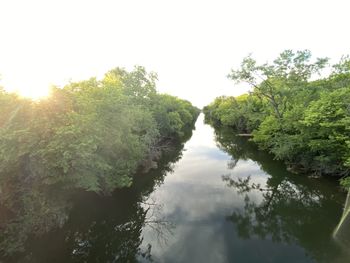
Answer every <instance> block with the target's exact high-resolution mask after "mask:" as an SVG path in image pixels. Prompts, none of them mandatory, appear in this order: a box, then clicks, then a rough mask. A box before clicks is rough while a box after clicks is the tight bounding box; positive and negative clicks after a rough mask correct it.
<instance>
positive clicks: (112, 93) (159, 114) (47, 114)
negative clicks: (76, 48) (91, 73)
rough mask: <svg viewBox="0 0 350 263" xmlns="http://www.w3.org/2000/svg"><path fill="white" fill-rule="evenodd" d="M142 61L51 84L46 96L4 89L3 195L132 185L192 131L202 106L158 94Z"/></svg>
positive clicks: (0, 108)
mask: <svg viewBox="0 0 350 263" xmlns="http://www.w3.org/2000/svg"><path fill="white" fill-rule="evenodd" d="M156 78H157V76H156V75H155V74H154V73H147V72H146V71H145V69H144V68H143V67H135V69H134V70H133V71H130V72H128V71H126V70H124V69H122V68H116V69H113V70H111V71H109V72H108V73H106V74H105V76H104V78H103V79H102V80H97V79H96V78H91V79H89V80H85V81H81V82H74V83H70V84H68V85H66V86H65V87H64V88H57V87H53V88H52V90H51V95H50V96H49V97H48V98H47V99H43V100H41V101H32V100H29V99H25V98H21V97H19V96H18V95H16V94H13V93H8V92H6V91H5V90H4V89H0V112H1V115H0V187H1V194H2V197H6V196H7V195H10V196H12V197H15V196H16V194H15V193H16V192H17V193H21V192H23V191H26V189H31V188H33V187H34V186H38V187H41V186H42V185H61V186H62V187H67V188H82V189H85V190H89V191H94V192H98V193H110V192H111V191H112V190H114V189H115V188H120V187H125V186H130V184H131V183H132V177H133V174H134V173H135V171H136V170H137V168H138V167H139V166H140V165H141V163H142V162H143V161H144V160H145V159H146V158H148V156H149V155H151V154H152V152H154V151H157V149H158V148H159V147H160V146H161V144H163V143H164V142H167V141H169V140H170V139H172V140H174V139H181V137H183V136H184V134H185V132H186V130H188V129H192V128H193V124H194V122H195V120H196V118H197V116H198V114H199V109H197V108H195V107H194V106H192V105H191V103H190V102H188V101H185V100H181V99H179V98H176V97H173V96H170V95H165V94H159V93H157V91H156V85H155V81H156Z"/></svg>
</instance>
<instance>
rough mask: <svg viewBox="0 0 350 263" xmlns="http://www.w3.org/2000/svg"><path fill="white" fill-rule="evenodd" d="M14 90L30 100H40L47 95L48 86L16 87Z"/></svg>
mask: <svg viewBox="0 0 350 263" xmlns="http://www.w3.org/2000/svg"><path fill="white" fill-rule="evenodd" d="M16 92H17V93H18V94H19V95H20V96H23V97H26V98H30V99H32V100H40V99H43V98H46V97H47V96H49V88H36V89H34V88H27V89H18V90H16Z"/></svg>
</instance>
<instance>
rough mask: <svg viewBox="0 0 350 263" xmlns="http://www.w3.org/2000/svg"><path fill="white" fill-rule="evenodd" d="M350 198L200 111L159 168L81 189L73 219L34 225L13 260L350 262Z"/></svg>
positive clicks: (71, 211) (70, 215)
mask: <svg viewBox="0 0 350 263" xmlns="http://www.w3.org/2000/svg"><path fill="white" fill-rule="evenodd" d="M345 199H346V193H344V192H342V191H340V189H339V187H338V184H337V182H335V181H333V180H329V179H317V178H306V177H305V176H298V175H294V174H291V173H289V172H288V171H287V170H286V167H285V166H284V165H283V164H281V163H280V162H277V161H274V160H273V159H272V158H271V156H269V155H268V154H266V153H265V152H261V151H257V149H256V148H255V147H254V145H252V144H251V143H249V142H248V141H247V140H246V139H245V138H237V137H235V136H234V135H233V134H232V132H231V131H229V130H217V131H214V129H213V128H211V127H210V126H208V125H205V124H204V123H203V116H202V115H200V116H199V118H198V120H197V123H196V130H195V131H194V132H193V135H192V137H191V139H190V140H189V141H188V142H187V143H186V144H185V145H184V146H183V145H179V146H178V147H177V148H175V149H173V151H172V152H170V153H168V154H166V155H165V156H164V158H163V159H162V162H161V163H160V164H159V167H158V169H157V170H154V171H152V172H150V173H148V174H144V175H138V176H137V177H136V179H135V185H134V187H132V188H131V189H126V190H122V191H117V192H115V193H114V194H113V195H112V196H110V197H98V196H96V195H94V194H89V193H80V194H77V195H76V196H75V197H74V198H73V199H72V200H70V206H69V209H64V211H65V212H64V213H63V212H62V213H63V215H64V216H63V217H64V218H66V221H65V223H64V224H62V226H60V227H55V228H53V229H51V230H50V231H49V233H48V234H40V235H36V234H35V233H34V234H33V235H32V236H31V237H30V238H29V241H28V242H27V243H26V246H25V251H24V253H21V254H18V256H17V257H16V258H15V259H12V260H14V261H19V262H137V261H141V262H152V261H154V262H215V263H216V262H217V263H219V262H284V263H286V262H350V255H348V254H347V252H346V251H347V248H346V246H345V245H344V244H343V242H342V241H341V240H338V241H335V239H334V238H333V232H334V230H335V229H336V227H337V225H338V223H339V221H340V219H341V217H342V213H343V207H344V204H345ZM342 231H343V230H342ZM345 231H346V230H345ZM343 236H344V235H343ZM345 236H346V235H345ZM349 251H350V250H349Z"/></svg>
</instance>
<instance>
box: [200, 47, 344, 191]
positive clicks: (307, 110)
mask: <svg viewBox="0 0 350 263" xmlns="http://www.w3.org/2000/svg"><path fill="white" fill-rule="evenodd" d="M326 66H328V59H327V58H317V59H315V60H312V55H311V52H310V51H308V50H304V51H297V52H294V51H291V50H286V51H284V52H282V53H281V54H280V55H279V56H278V57H277V59H275V60H274V61H273V62H272V63H265V64H262V65H258V63H257V62H256V61H255V60H254V59H253V58H252V57H251V56H248V57H246V58H245V59H243V61H242V64H241V66H240V68H239V69H235V70H232V71H231V73H230V74H229V75H228V78H230V79H232V80H234V81H235V82H245V83H247V84H248V85H250V86H251V87H252V91H251V92H250V93H249V94H247V95H242V96H239V97H236V98H234V97H219V98H217V99H215V101H214V102H213V103H211V104H210V105H208V106H207V107H205V108H204V112H205V114H206V119H207V120H208V121H209V122H211V123H215V124H219V125H224V126H230V127H232V128H234V129H235V130H236V131H237V132H245V133H252V135H253V139H252V140H253V141H254V142H256V143H257V144H258V145H259V147H260V148H262V149H265V150H268V151H269V152H271V153H273V154H274V155H275V157H276V158H277V159H280V160H284V161H286V162H287V163H288V164H289V165H290V167H291V169H292V170H294V171H298V172H308V173H310V172H313V173H315V174H317V175H323V174H329V175H334V176H339V177H342V178H343V180H342V182H343V184H344V185H346V186H350V184H349V183H348V182H349V179H346V177H347V176H348V175H350V163H349V156H350V143H349V138H350V129H349V127H350V125H349V120H350V110H349V105H350V97H349V94H350V59H349V57H348V56H344V57H343V58H342V59H341V60H340V62H339V63H337V64H335V65H333V66H332V67H331V68H330V69H329V70H330V71H331V73H330V74H329V76H328V77H323V78H322V77H321V78H320V77H319V78H317V75H318V74H320V72H322V70H323V69H325V67H326Z"/></svg>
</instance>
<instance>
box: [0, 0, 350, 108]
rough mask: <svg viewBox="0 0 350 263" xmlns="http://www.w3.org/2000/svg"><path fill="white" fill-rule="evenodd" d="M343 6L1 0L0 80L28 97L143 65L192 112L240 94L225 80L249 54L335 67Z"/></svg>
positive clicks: (348, 43) (345, 25) (345, 23)
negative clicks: (306, 57)
mask: <svg viewBox="0 0 350 263" xmlns="http://www.w3.org/2000/svg"><path fill="white" fill-rule="evenodd" d="M348 2H349V1H345V0H344V1H340V0H331V1H322V0H318V1H312V0H293V1H289V0H288V1H287V0H286V1H283V0H278V1H277V0H276V1H273V0H268V1H265V0H255V1H254V0H250V1H249V0H240V1H234V0H231V1H220V0H215V1H205V0H201V1H193V0H184V1H182V0H175V1H167V0H140V1H135V0H133V1H132V0H125V1H118V0H114V1H103V0H96V1H89V0H82V1H78V0H58V1H49V0H45V1H29V0H25V1H16V0H0V35H1V38H0V75H1V78H2V81H1V84H2V85H3V86H5V88H7V89H18V90H20V91H21V92H22V93H23V94H28V95H33V94H35V93H42V92H43V91H44V90H46V89H47V88H48V86H49V85H50V84H58V85H62V84H64V83H66V82H67V81H69V80H70V79H72V80H79V79H84V78H89V77H91V76H98V77H99V76H102V75H103V73H105V72H106V71H108V70H109V69H111V68H113V67H116V66H121V67H126V68H127V69H131V68H132V67H133V65H142V66H145V67H146V69H147V70H149V71H155V72H157V73H158V76H159V82H158V90H159V91H160V92H167V93H170V94H172V95H176V96H179V97H181V98H185V99H188V100H190V101H191V102H193V103H194V104H195V105H197V106H200V107H201V106H203V105H206V104H208V103H209V102H210V101H212V100H213V99H214V98H215V97H216V96H219V95H223V94H225V95H238V94H241V93H243V92H245V90H246V88H245V87H244V86H239V87H236V86H235V85H234V83H233V82H231V81H230V80H228V79H227V78H226V75H227V74H228V73H229V71H230V69H231V68H232V67H237V66H238V65H239V63H240V61H241V60H242V58H243V57H245V56H246V55H247V54H248V53H253V56H255V57H256V58H257V59H258V60H259V61H261V62H265V61H266V60H272V59H273V58H275V57H276V55H277V54H278V53H280V52H281V51H282V50H284V49H295V50H297V49H310V50H311V51H312V53H313V54H314V55H315V56H327V57H330V58H332V59H334V60H333V61H334V62H335V61H336V60H338V59H339V57H340V56H341V55H342V54H349V53H350V34H349V26H350V3H348Z"/></svg>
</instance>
